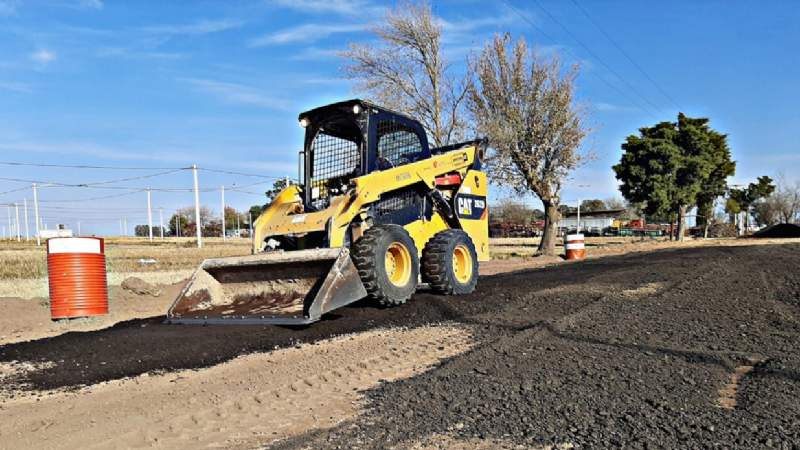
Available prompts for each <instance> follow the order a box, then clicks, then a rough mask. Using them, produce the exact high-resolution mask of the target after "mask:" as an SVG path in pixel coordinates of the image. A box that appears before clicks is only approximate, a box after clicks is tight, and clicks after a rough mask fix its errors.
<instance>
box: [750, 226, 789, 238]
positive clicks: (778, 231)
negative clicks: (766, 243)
mask: <svg viewBox="0 0 800 450" xmlns="http://www.w3.org/2000/svg"><path fill="white" fill-rule="evenodd" d="M753 237H757V238H800V225H795V224H793V223H779V224H777V225H770V226H768V227H767V228H764V229H763V230H759V231H757V232H755V233H753Z"/></svg>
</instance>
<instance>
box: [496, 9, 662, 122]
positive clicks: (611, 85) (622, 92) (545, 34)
mask: <svg viewBox="0 0 800 450" xmlns="http://www.w3.org/2000/svg"><path fill="white" fill-rule="evenodd" d="M503 3H505V4H506V6H508V7H509V8H511V10H512V11H514V12H515V13H516V14H517V15H518V16H519V17H520V18H521V19H522V20H524V21H525V22H527V23H528V25H530V26H531V28H533V29H534V31H536V32H538V33H540V34H542V35H544V37H546V38H548V39H550V40H551V41H553V42H557V40H556V39H555V38H553V36H551V35H550V34H548V33H547V32H546V31H544V30H543V29H542V28H540V27H539V26H538V25H536V23H535V22H534V21H532V20H531V19H530V18H529V17H528V16H527V15H525V14H524V13H523V12H522V11H521V10H519V9H517V7H516V6H514V5H513V4H511V2H510V1H509V0H503ZM564 51H565V52H566V53H567V54H568V55H570V56H572V58H573V59H576V60H580V58H579V57H578V56H577V55H576V54H575V53H573V52H572V51H570V50H569V49H568V48H564ZM589 73H590V74H591V75H592V76H594V77H595V78H597V79H598V80H600V81H602V82H603V83H604V84H605V85H606V86H608V87H610V88H611V89H613V90H615V91H617V92H618V93H619V94H621V95H622V96H624V97H626V98H627V99H628V100H629V101H631V102H632V103H633V104H635V105H636V106H637V107H638V108H641V109H642V110H643V111H645V112H647V113H648V114H650V115H651V116H653V117H654V118H658V115H657V114H655V113H654V112H653V111H651V110H650V109H649V108H647V107H646V105H644V106H645V107H642V106H643V105H642V104H641V103H639V101H637V100H636V99H634V98H632V97H631V96H630V94H628V92H626V91H624V90H622V89H621V88H620V87H619V86H617V85H615V84H612V83H611V82H610V81H608V80H607V79H605V78H603V77H601V76H600V75H598V74H596V73H595V72H592V71H590V72H589Z"/></svg>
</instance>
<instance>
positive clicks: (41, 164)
mask: <svg viewBox="0 0 800 450" xmlns="http://www.w3.org/2000/svg"><path fill="white" fill-rule="evenodd" d="M0 165H4V166H30V167H55V168H60V169H104V170H188V169H191V167H123V166H90V165H85V164H80V165H69V164H43V163H28V162H12V161H0Z"/></svg>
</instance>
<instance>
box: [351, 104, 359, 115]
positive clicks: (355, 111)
mask: <svg viewBox="0 0 800 450" xmlns="http://www.w3.org/2000/svg"><path fill="white" fill-rule="evenodd" d="M360 113H361V105H353V114H356V115H358V114H360Z"/></svg>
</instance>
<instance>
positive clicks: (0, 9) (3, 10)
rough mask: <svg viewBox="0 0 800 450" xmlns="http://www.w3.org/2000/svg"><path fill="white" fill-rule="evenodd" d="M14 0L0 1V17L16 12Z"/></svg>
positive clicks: (16, 3)
mask: <svg viewBox="0 0 800 450" xmlns="http://www.w3.org/2000/svg"><path fill="white" fill-rule="evenodd" d="M18 4H19V3H18V2H17V1H16V0H0V16H10V15H13V14H15V13H16V12H17V5H18Z"/></svg>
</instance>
